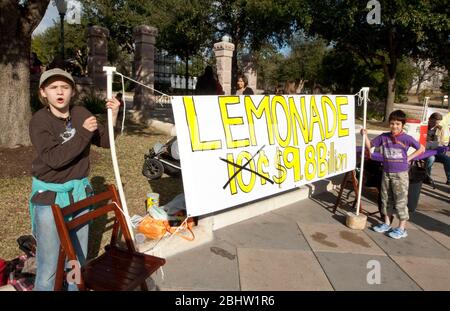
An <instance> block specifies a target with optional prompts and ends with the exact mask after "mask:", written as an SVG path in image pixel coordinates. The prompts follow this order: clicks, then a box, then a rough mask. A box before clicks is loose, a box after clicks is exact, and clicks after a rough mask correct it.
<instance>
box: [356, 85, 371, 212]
mask: <svg viewBox="0 0 450 311" xmlns="http://www.w3.org/2000/svg"><path fill="white" fill-rule="evenodd" d="M361 92H362V93H363V105H364V106H363V109H364V110H363V129H366V124H367V122H366V120H367V101H368V99H369V88H368V87H363V88H362V89H361ZM365 149H366V135H364V136H363V139H362V149H361V169H360V173H359V181H358V197H357V200H356V216H358V215H359V209H360V205H361V191H362V183H363V174H364V151H365Z"/></svg>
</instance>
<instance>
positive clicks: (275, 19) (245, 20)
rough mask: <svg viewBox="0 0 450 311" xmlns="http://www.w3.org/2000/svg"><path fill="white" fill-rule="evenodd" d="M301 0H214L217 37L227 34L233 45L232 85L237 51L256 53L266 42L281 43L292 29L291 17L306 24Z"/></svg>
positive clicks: (234, 83) (233, 85)
mask: <svg viewBox="0 0 450 311" xmlns="http://www.w3.org/2000/svg"><path fill="white" fill-rule="evenodd" d="M303 2H304V1H290V0H217V1H214V7H215V10H216V12H215V13H214V18H215V24H216V25H218V35H219V37H220V36H222V35H224V34H228V35H230V36H231V39H232V42H233V43H234V45H235V50H234V56H233V66H232V87H233V90H234V88H235V87H236V77H237V73H238V52H253V53H254V52H255V51H257V50H258V49H259V48H260V47H261V46H262V45H264V44H266V43H268V42H269V43H275V44H278V45H282V44H283V43H284V42H285V40H286V39H287V38H288V37H289V36H290V35H291V33H292V31H293V29H294V28H293V27H292V26H293V21H294V17H297V20H298V21H300V22H301V23H305V21H304V18H303V16H305V11H304V8H303Z"/></svg>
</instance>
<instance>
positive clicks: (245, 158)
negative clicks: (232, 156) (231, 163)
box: [236, 151, 256, 193]
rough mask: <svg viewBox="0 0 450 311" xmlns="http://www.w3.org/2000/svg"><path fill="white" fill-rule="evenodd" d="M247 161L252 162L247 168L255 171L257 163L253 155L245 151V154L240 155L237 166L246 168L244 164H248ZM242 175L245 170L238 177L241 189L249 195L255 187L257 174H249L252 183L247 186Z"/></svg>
mask: <svg viewBox="0 0 450 311" xmlns="http://www.w3.org/2000/svg"><path fill="white" fill-rule="evenodd" d="M247 161H250V162H249V164H248V165H247V167H248V168H249V169H250V170H252V171H255V162H254V161H253V159H252V155H251V154H250V153H248V152H247V151H243V152H241V153H239V155H238V158H237V163H236V164H237V165H239V166H244V164H245V163H247ZM244 162H245V163H244ZM242 173H243V170H241V171H240V172H239V173H238V174H237V176H236V177H237V181H238V185H239V188H240V189H241V190H242V191H244V192H245V193H249V192H250V191H252V189H253V187H254V186H255V180H256V174H253V173H249V175H250V181H249V182H248V184H246V183H245V182H244V179H243V177H242Z"/></svg>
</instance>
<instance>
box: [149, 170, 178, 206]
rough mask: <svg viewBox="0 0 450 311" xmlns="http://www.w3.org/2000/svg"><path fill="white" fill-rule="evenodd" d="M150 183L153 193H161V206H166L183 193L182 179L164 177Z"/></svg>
mask: <svg viewBox="0 0 450 311" xmlns="http://www.w3.org/2000/svg"><path fill="white" fill-rule="evenodd" d="M148 183H149V184H150V187H151V189H152V191H153V192H157V193H159V205H165V204H167V203H168V202H170V201H171V200H172V199H173V198H175V197H176V196H177V195H178V194H180V193H183V192H184V189H183V181H182V179H181V176H180V177H165V176H164V177H163V178H159V179H155V180H149V181H148Z"/></svg>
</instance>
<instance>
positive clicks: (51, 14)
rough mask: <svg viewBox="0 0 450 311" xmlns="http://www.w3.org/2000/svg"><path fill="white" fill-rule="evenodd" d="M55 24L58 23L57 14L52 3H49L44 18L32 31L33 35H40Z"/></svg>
mask: <svg viewBox="0 0 450 311" xmlns="http://www.w3.org/2000/svg"><path fill="white" fill-rule="evenodd" d="M55 22H59V14H58V10H57V9H56V6H54V5H53V1H50V4H49V5H48V8H47V11H46V12H45V15H44V18H43V19H42V20H41V23H40V24H39V26H37V28H36V29H35V30H34V32H33V35H37V34H40V33H42V32H43V31H44V30H45V29H47V28H48V27H50V26H53V24H54V23H55Z"/></svg>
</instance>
